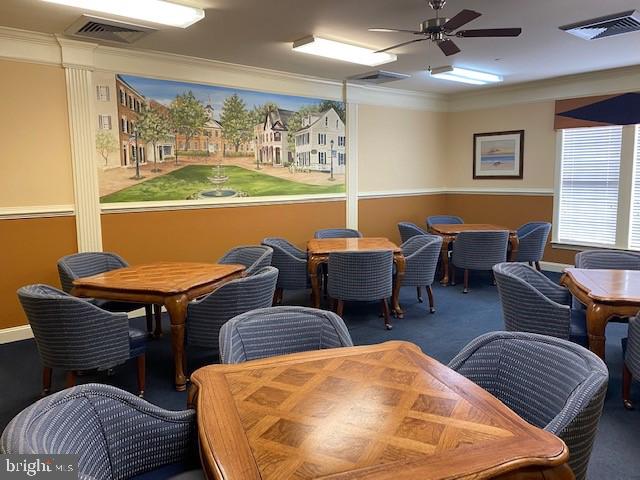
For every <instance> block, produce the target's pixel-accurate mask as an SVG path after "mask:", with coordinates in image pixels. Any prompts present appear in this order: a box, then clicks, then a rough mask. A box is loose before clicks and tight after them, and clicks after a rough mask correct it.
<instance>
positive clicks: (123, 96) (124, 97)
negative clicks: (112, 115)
mask: <svg viewBox="0 0 640 480" xmlns="http://www.w3.org/2000/svg"><path fill="white" fill-rule="evenodd" d="M120 103H121V104H122V105H126V104H127V94H126V93H124V90H122V89H120Z"/></svg>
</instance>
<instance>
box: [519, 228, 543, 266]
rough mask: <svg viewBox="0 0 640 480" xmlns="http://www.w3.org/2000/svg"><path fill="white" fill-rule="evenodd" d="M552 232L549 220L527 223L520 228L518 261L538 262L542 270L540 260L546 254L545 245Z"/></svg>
mask: <svg viewBox="0 0 640 480" xmlns="http://www.w3.org/2000/svg"><path fill="white" fill-rule="evenodd" d="M550 232H551V224H550V223H548V222H530V223H525V224H524V225H522V226H521V227H520V228H518V231H517V233H518V255H517V261H518V262H529V265H531V263H532V262H535V263H536V268H537V269H538V270H540V264H539V263H538V262H540V260H542V256H543V255H544V247H545V246H546V245H547V239H548V238H549V233H550Z"/></svg>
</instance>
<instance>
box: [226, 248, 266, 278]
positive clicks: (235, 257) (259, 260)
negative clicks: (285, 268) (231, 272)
mask: <svg viewBox="0 0 640 480" xmlns="http://www.w3.org/2000/svg"><path fill="white" fill-rule="evenodd" d="M272 256H273V250H272V249H271V247H267V246H264V245H243V246H240V247H235V248H232V249H231V250H229V251H228V252H227V253H225V254H224V255H223V256H222V258H220V260H218V263H222V264H227V265H229V264H232V263H236V264H239V265H244V266H245V268H246V270H245V272H246V274H247V275H252V274H253V273H254V272H257V271H258V270H260V269H262V268H264V267H269V266H271V257H272Z"/></svg>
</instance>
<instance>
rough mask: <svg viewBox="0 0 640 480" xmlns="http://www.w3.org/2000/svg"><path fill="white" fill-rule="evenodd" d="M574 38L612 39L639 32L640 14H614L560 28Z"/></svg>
mask: <svg viewBox="0 0 640 480" xmlns="http://www.w3.org/2000/svg"><path fill="white" fill-rule="evenodd" d="M560 30H564V31H565V32H567V33H570V34H571V35H575V36H576V37H580V38H584V39H585V40H595V39H597V38H605V37H612V36H614V35H622V34H623V33H630V32H637V31H638V30H640V14H639V13H638V11H637V10H629V11H627V12H622V13H615V14H613V15H607V16H606V17H598V18H593V19H591V20H585V21H584V22H578V23H572V24H571V25H564V26H562V27H560Z"/></svg>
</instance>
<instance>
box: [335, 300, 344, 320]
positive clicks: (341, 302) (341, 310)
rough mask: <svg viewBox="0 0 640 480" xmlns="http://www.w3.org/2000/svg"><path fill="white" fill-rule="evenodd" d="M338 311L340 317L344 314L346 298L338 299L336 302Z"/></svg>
mask: <svg viewBox="0 0 640 480" xmlns="http://www.w3.org/2000/svg"><path fill="white" fill-rule="evenodd" d="M336 313H337V314H338V316H339V317H342V314H343V313H344V300H338V302H337V303H336Z"/></svg>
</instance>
